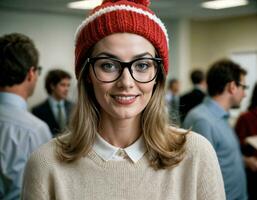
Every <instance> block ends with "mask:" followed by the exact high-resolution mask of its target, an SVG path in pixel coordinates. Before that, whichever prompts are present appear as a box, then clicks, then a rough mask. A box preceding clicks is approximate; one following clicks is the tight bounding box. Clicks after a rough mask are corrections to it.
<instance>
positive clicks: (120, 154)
mask: <svg viewBox="0 0 257 200" xmlns="http://www.w3.org/2000/svg"><path fill="white" fill-rule="evenodd" d="M93 150H94V151H95V152H96V153H97V154H98V155H99V156H100V157H101V158H102V159H103V160H105V161H109V160H116V161H120V160H124V159H127V158H129V159H130V160H132V162H134V163H136V162H137V161H139V160H140V159H141V158H142V157H143V155H144V154H145V152H146V146H145V143H144V139H143V136H141V137H140V138H139V139H137V140H136V141H135V142H134V143H133V144H132V145H130V146H128V147H126V148H124V149H122V148H119V147H115V146H113V145H111V144H110V143H108V142H107V141H106V140H104V139H103V138H102V137H101V136H100V135H99V134H97V137H96V140H95V143H94V145H93Z"/></svg>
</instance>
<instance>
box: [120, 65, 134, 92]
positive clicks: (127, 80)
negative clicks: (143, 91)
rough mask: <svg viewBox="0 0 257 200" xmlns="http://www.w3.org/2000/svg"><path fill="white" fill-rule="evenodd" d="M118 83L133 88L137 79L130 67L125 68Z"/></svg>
mask: <svg viewBox="0 0 257 200" xmlns="http://www.w3.org/2000/svg"><path fill="white" fill-rule="evenodd" d="M117 84H118V86H119V87H124V88H131V87H133V86H134V84H135V80H134V79H133V77H132V75H131V74H130V72H129V69H128V68H125V69H124V70H123V72H122V74H121V76H120V78H119V79H118V80H117Z"/></svg>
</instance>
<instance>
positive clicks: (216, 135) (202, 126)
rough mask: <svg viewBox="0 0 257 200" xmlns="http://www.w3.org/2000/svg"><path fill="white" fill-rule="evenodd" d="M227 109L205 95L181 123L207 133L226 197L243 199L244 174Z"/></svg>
mask: <svg viewBox="0 0 257 200" xmlns="http://www.w3.org/2000/svg"><path fill="white" fill-rule="evenodd" d="M228 118H229V113H228V112H226V111H225V110H224V109H223V108H222V107H221V106H220V105H219V104H218V103H217V102H216V101H214V100H212V99H211V98H209V97H206V98H205V99H204V101H203V103H201V104H200V105H199V106H197V107H196V108H194V109H192V110H191V111H190V112H189V114H188V115H187V117H186V119H185V121H184V123H183V127H184V128H186V129H189V128H192V130H193V131H195V132H197V133H199V134H201V135H203V136H204V137H206V138H207V139H208V140H209V141H210V142H211V143H212V145H213V147H214V149H215V151H216V153H217V156H218V160H219V164H220V167H221V171H222V175H223V179H224V185H225V191H226V197H227V200H246V199H247V189H246V176H245V171H244V164H243V160H242V154H241V151H240V146H239V142H238V139H237V137H236V134H235V133H234V131H233V129H232V128H231V127H230V126H229V124H228Z"/></svg>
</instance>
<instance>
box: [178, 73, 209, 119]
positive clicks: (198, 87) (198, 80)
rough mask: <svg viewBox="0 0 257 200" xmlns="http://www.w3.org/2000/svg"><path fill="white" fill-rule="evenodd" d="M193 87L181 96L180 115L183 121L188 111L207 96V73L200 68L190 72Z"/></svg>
mask: <svg viewBox="0 0 257 200" xmlns="http://www.w3.org/2000/svg"><path fill="white" fill-rule="evenodd" d="M190 78H191V82H192V84H193V89H192V90H191V91H189V92H187V93H185V94H184V95H182V96H181V97H180V104H179V115H180V121H181V123H182V122H183V121H184V119H185V117H186V115H187V113H188V112H189V111H190V110H191V109H192V108H194V107H195V106H197V105H198V104H200V103H202V101H203V99H204V97H205V90H206V81H205V74H204V72H203V71H201V70H199V69H195V70H193V71H192V72H191V74H190Z"/></svg>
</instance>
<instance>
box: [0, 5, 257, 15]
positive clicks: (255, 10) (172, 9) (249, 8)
mask: <svg viewBox="0 0 257 200" xmlns="http://www.w3.org/2000/svg"><path fill="white" fill-rule="evenodd" d="M203 1H204V0H151V8H152V9H153V10H154V11H155V12H156V14H157V15H158V16H159V17H162V18H189V19H199V20H209V19H217V18H227V17H237V16H245V15H257V0H249V4H248V5H246V6H241V7H234V8H229V9H223V10H209V9H204V8H201V7H200V3H201V2H203ZM228 1H231V0H228ZM68 2H71V1H70V0H1V1H0V9H5V10H6V9H8V10H15V11H29V12H45V13H56V14H65V15H74V16H84V15H85V13H86V11H85V10H71V9H68V8H67V7H66V5H67V3H68ZM0 12H1V11H0Z"/></svg>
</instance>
